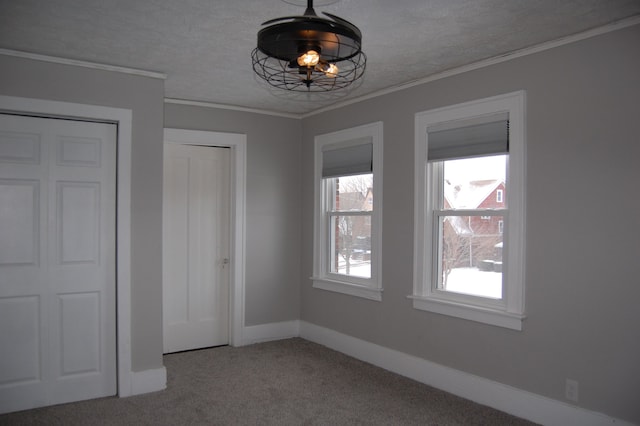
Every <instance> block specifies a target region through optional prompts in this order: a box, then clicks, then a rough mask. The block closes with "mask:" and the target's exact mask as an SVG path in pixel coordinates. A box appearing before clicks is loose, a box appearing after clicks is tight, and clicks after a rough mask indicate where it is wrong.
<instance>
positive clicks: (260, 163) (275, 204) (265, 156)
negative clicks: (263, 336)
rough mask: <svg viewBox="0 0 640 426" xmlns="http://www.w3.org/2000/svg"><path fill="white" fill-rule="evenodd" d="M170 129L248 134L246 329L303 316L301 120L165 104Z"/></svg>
mask: <svg viewBox="0 0 640 426" xmlns="http://www.w3.org/2000/svg"><path fill="white" fill-rule="evenodd" d="M165 127H168V128H180V129H192V130H211V131H217V132H230V133H244V134H246V135H247V204H246V208H247V230H246V276H245V293H246V297H245V325H247V326H251V325H257V324H266V323H272V322H280V321H290V320H295V319H298V318H299V317H300V285H299V277H300V205H301V202H300V192H301V184H300V173H301V171H300V161H299V160H300V134H301V122H300V120H296V119H290V118H282V117H276V116H270V115H263V114H254V113H248V112H240V111H230V110H221V109H214V108H203V107H194V106H184V105H177V104H166V105H165Z"/></svg>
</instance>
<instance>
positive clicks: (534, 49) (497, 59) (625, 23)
mask: <svg viewBox="0 0 640 426" xmlns="http://www.w3.org/2000/svg"><path fill="white" fill-rule="evenodd" d="M638 24H640V15H635V16H632V17H630V18H626V19H621V20H619V21H615V22H612V23H610V24H607V25H604V26H601V27H597V28H592V29H590V30H587V31H583V32H580V33H577V34H573V35H570V36H566V37H561V38H559V39H556V40H552V41H548V42H545V43H540V44H537V45H535V46H531V47H525V48H524V49H519V50H515V51H513V52H509V53H505V54H502V55H498V56H494V57H492V58H488V59H484V60H482V61H478V62H474V63H471V64H468V65H463V66H461V67H457V68H452V69H450V70H447V71H443V72H440V73H437V74H432V75H430V76H427V77H423V78H420V79H417V80H413V81H409V82H407V83H402V84H398V85H396V86H392V87H389V88H386V89H382V90H379V91H376V92H373V93H369V94H367V95H363V96H358V97H356V98H353V99H349V100H345V101H342V102H339V103H336V104H334V105H330V106H327V107H323V108H320V109H317V110H315V111H311V112H308V113H305V114H302V115H301V116H300V118H308V117H312V116H314V115H317V114H322V113H324V112H327V111H331V110H334V109H338V108H342V107H345V106H347V105H352V104H355V103H359V102H363V101H366V100H368V99H373V98H377V97H379V96H383V95H387V94H389V93H394V92H398V91H400V90H405V89H409V88H411V87H415V86H419V85H422V84H425V83H430V82H432V81H436V80H441V79H443V78H448V77H452V76H455V75H458V74H462V73H465V72H468V71H473V70H477V69H480V68H485V67H489V66H492V65H496V64H499V63H502V62H506V61H510V60H512V59H517V58H521V57H523V56H528V55H533V54H535V53H539V52H544V51H545V50H549V49H554V48H556V47H560V46H564V45H566V44H571V43H575V42H578V41H582V40H586V39H588V38H591V37H595V36H599V35H602V34H606V33H609V32H612V31H617V30H621V29H623V28H627V27H631V26H634V25H638Z"/></svg>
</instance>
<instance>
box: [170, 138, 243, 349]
mask: <svg viewBox="0 0 640 426" xmlns="http://www.w3.org/2000/svg"><path fill="white" fill-rule="evenodd" d="M229 151H230V150H229V149H228V148H215V147H203V146H193V145H180V144H172V143H166V144H165V146H164V212H163V326H164V328H163V329H164V352H165V353H168V352H177V351H183V350H189V349H197V348H203V347H210V346H218V345H225V344H228V343H229V270H230V267H229V236H230V231H229V211H230V210H229V207H230V206H229V195H230V183H229V182H230V181H229V161H230V157H229Z"/></svg>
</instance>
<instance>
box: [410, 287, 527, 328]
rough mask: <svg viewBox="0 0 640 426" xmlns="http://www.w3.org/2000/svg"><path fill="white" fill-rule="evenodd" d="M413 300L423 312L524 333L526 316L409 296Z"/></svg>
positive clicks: (414, 304) (416, 306) (415, 306)
mask: <svg viewBox="0 0 640 426" xmlns="http://www.w3.org/2000/svg"><path fill="white" fill-rule="evenodd" d="M408 297H409V298H410V299H413V307H414V308H415V309H420V310H423V311H429V312H435V313H437V314H442V315H449V316H452V317H457V318H463V319H466V320H470V321H476V322H481V323H484V324H489V325H494V326H497V327H504V328H509V329H512V330H518V331H522V321H523V320H524V319H525V315H521V314H516V313H511V312H505V311H501V310H497V309H491V308H486V307H482V306H475V305H467V304H463V303H458V302H453V301H449V300H442V299H433V298H428V297H424V296H415V295H414V296H408Z"/></svg>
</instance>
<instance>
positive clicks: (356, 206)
mask: <svg viewBox="0 0 640 426" xmlns="http://www.w3.org/2000/svg"><path fill="white" fill-rule="evenodd" d="M333 181H334V185H333V188H334V191H333V195H334V197H333V200H334V203H335V204H334V211H354V210H364V211H371V210H373V174H372V173H369V174H364V175H355V176H342V177H339V178H333Z"/></svg>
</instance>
